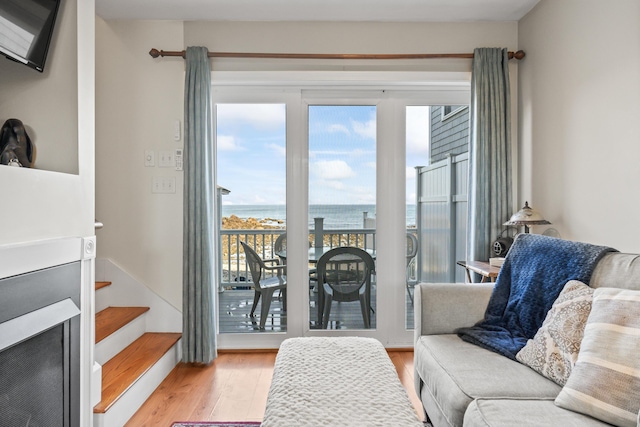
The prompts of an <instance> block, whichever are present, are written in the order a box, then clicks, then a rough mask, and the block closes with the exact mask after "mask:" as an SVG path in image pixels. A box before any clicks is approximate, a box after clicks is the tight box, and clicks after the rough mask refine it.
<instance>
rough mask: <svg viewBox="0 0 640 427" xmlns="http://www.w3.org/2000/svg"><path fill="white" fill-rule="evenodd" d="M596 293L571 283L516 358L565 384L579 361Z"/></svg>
mask: <svg viewBox="0 0 640 427" xmlns="http://www.w3.org/2000/svg"><path fill="white" fill-rule="evenodd" d="M593 291H594V290H593V289H592V288H590V287H589V286H587V285H585V284H584V283H582V282H579V281H577V280H570V281H568V282H567V284H566V285H564V288H563V289H562V292H560V295H559V296H558V298H557V299H556V300H555V302H554V303H553V305H552V306H551V310H549V312H548V313H547V317H546V318H545V319H544V322H542V326H541V327H540V329H539V330H538V332H536V335H535V336H534V337H533V339H530V340H529V341H527V344H526V345H525V346H524V347H523V348H522V350H520V351H519V352H518V354H516V359H517V360H518V361H519V362H522V363H524V364H525V365H527V366H529V367H530V368H531V369H533V370H534V371H536V372H538V373H539V374H541V375H544V376H545V377H547V378H549V379H550V380H552V381H554V382H556V383H558V384H560V385H565V384H566V382H567V378H569V375H570V374H571V369H572V368H573V365H575V364H576V360H577V358H578V351H579V350H580V342H582V337H583V335H584V328H585V325H586V323H587V318H588V317H589V313H590V312H591V302H592V301H593Z"/></svg>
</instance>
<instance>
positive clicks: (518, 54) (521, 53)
mask: <svg viewBox="0 0 640 427" xmlns="http://www.w3.org/2000/svg"><path fill="white" fill-rule="evenodd" d="M524 56H525V53H524V50H519V51H517V52H516V53H514V54H513V57H514V58H516V59H522V58H524Z"/></svg>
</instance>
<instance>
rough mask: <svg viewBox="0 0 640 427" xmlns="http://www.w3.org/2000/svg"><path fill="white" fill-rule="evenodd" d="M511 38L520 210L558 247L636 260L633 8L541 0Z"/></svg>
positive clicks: (637, 67) (639, 141) (638, 206)
mask: <svg viewBox="0 0 640 427" xmlns="http://www.w3.org/2000/svg"><path fill="white" fill-rule="evenodd" d="M518 38H519V47H520V48H521V49H523V50H525V51H526V53H527V57H526V58H525V59H524V60H523V61H522V63H521V64H520V67H519V74H520V81H519V84H520V101H519V114H520V117H519V122H520V140H521V147H520V149H521V154H522V155H521V157H520V159H521V167H520V171H521V180H520V183H521V185H520V202H521V203H522V204H523V203H524V201H525V200H528V201H529V202H530V203H531V204H532V206H533V207H534V208H536V209H538V210H540V211H541V212H542V213H543V214H544V216H545V217H546V218H547V219H548V220H550V221H551V222H553V227H554V228H556V229H557V230H558V231H559V232H560V233H561V235H562V237H564V238H569V239H572V240H580V241H586V242H592V243H598V244H605V245H609V246H613V247H615V248H617V249H619V250H621V251H629V252H640V232H639V230H640V228H639V227H638V212H639V211H640V166H639V165H640V163H639V160H638V159H640V128H638V126H637V123H638V119H639V118H640V55H638V52H640V2H638V1H637V0H617V1H616V2H602V1H599V0H562V1H557V0H542V1H541V2H540V3H539V4H538V5H537V6H536V7H535V8H534V9H533V10H532V11H531V12H530V13H529V14H528V15H527V16H526V17H525V18H523V19H522V20H521V21H520V23H519V28H518ZM544 228H545V227H537V228H536V230H538V231H541V230H544Z"/></svg>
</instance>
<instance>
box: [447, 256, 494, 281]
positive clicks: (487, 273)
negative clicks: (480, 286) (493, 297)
mask: <svg viewBox="0 0 640 427" xmlns="http://www.w3.org/2000/svg"><path fill="white" fill-rule="evenodd" d="M456 264H458V265H459V266H461V267H464V269H465V270H466V271H467V280H468V281H469V283H473V280H471V272H472V271H473V272H474V273H478V274H479V275H481V276H482V280H480V282H481V283H484V282H486V281H487V279H490V280H491V281H492V282H495V281H496V277H498V273H500V267H494V266H492V265H490V264H489V263H488V262H483V261H458V262H457V263H456Z"/></svg>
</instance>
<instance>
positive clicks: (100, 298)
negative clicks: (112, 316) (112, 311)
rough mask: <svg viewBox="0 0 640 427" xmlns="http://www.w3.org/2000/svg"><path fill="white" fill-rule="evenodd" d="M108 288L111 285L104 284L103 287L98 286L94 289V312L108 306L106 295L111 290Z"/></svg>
mask: <svg viewBox="0 0 640 427" xmlns="http://www.w3.org/2000/svg"><path fill="white" fill-rule="evenodd" d="M109 288H111V285H109V286H105V287H104V288H100V289H98V290H97V291H96V313H98V312H100V311H102V310H104V309H105V308H107V307H109V300H110V298H109V297H108V296H109V293H110V291H111V289H109Z"/></svg>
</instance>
